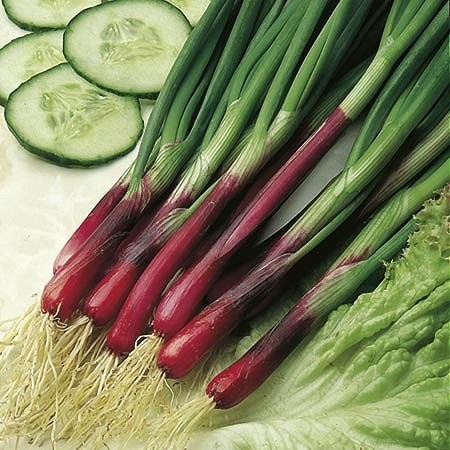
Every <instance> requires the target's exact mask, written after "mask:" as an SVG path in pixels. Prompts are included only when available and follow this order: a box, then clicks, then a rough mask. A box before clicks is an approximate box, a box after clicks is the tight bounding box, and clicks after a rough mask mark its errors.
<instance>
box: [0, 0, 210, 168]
mask: <svg viewBox="0 0 450 450" xmlns="http://www.w3.org/2000/svg"><path fill="white" fill-rule="evenodd" d="M2 2H3V6H4V9H5V11H6V14H7V16H8V17H9V18H10V19H11V20H12V21H13V22H14V23H16V24H18V25H19V26H20V27H21V28H23V29H26V30H39V31H38V32H35V33H30V34H27V35H25V36H23V37H20V38H17V39H15V40H13V41H12V42H10V43H9V44H7V45H6V46H4V47H3V48H2V49H0V104H2V105H5V118H6V122H7V124H8V126H9V128H10V130H11V131H12V133H13V134H14V135H15V136H16V138H17V140H18V141H19V142H20V143H21V144H22V146H23V147H25V148H26V149H27V150H29V151H31V152H32V153H35V154H37V155H39V156H41V157H44V158H46V159H48V160H51V161H53V162H57V163H59V164H62V165H78V166H90V165H96V164H100V163H104V162H106V161H110V160H112V159H114V158H117V157H119V156H121V155H123V154H125V153H127V152H129V151H130V150H132V149H133V148H134V147H135V145H136V142H137V141H138V139H139V137H140V135H141V133H142V130H143V122H142V117H141V113H140V104H139V102H138V98H155V97H156V96H157V94H158V92H159V91H160V90H161V88H162V86H163V84H164V81H165V79H166V77H167V75H168V73H169V71H170V69H171V67H172V64H173V62H174V61H175V59H176V57H177V55H178V53H179V51H180V50H181V48H182V46H183V45H184V42H185V41H186V39H187V37H188V36H189V33H190V31H191V24H195V23H196V22H197V21H198V19H199V17H200V16H201V14H202V13H203V12H204V10H205V9H206V7H207V5H208V3H209V0H201V1H196V0H184V1H180V0H170V2H166V1H164V0H114V1H110V2H101V1H99V0H77V1H73V0H26V1H25V0H2ZM174 5H175V6H174ZM179 8H180V9H179ZM67 63H69V64H67Z"/></svg>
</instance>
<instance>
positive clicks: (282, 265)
mask: <svg viewBox="0 0 450 450" xmlns="http://www.w3.org/2000/svg"><path fill="white" fill-rule="evenodd" d="M446 66H447V56H446V42H444V43H443V45H441V46H440V48H439V49H438V51H437V52H436V53H435V55H434V56H433V58H432V60H431V62H430V63H429V64H428V66H427V67H426V69H425V70H424V71H423V73H421V75H420V76H419V77H418V79H416V80H414V81H413V83H411V85H410V86H409V87H408V89H407V90H406V91H405V93H404V94H402V95H401V96H400V98H399V100H398V101H397V102H396V104H395V105H394V107H393V108H392V110H391V113H390V114H389V116H388V117H387V120H386V123H385V126H384V127H383V129H382V131H381V132H380V133H379V134H378V136H377V138H376V139H375V140H374V141H373V143H372V145H371V146H370V148H369V149H368V150H366V152H365V153H364V155H363V156H362V157H361V158H360V159H359V160H358V161H357V162H356V163H355V164H353V165H352V166H350V167H349V168H347V169H346V170H344V171H343V173H342V174H341V175H340V176H339V177H338V178H337V179H336V180H335V181H334V182H333V183H332V184H331V185H330V186H328V188H326V189H325V190H324V191H323V193H322V194H321V195H320V196H319V197H318V198H317V199H316V200H315V201H314V202H313V203H312V204H311V205H310V206H309V208H307V210H306V211H305V212H304V213H303V214H302V216H301V217H300V219H299V220H298V221H297V222H296V223H295V224H294V226H293V227H291V229H290V230H288V232H287V233H285V234H284V235H283V236H282V237H281V238H280V239H279V240H278V241H276V242H275V243H274V245H273V246H272V247H271V248H270V250H269V251H268V253H267V255H266V257H265V259H264V260H263V261H262V262H261V263H260V264H259V265H258V267H257V268H256V269H255V270H253V271H252V273H251V274H249V276H248V277H247V278H246V279H244V280H243V281H242V282H240V283H239V284H238V285H236V286H234V287H233V288H232V289H231V290H230V291H228V292H226V293H225V294H223V295H222V297H220V298H219V299H218V300H216V301H215V302H213V303H212V304H211V305H210V306H209V307H207V308H206V309H205V310H203V311H202V312H201V313H200V314H199V315H198V316H197V317H196V318H194V319H193V320H192V321H191V322H189V323H188V324H187V325H186V326H185V327H184V328H183V329H182V330H181V331H180V332H178V333H177V334H176V335H175V336H174V337H173V338H172V339H170V340H169V341H168V342H167V343H166V344H164V346H163V348H162V350H161V353H160V355H159V358H158V364H159V365H160V367H161V368H163V369H164V370H165V371H166V373H167V375H168V376H169V377H172V376H174V377H179V376H184V375H186V374H187V373H188V372H189V371H190V370H191V369H192V368H193V367H194V366H195V365H196V363H197V362H198V361H199V360H200V359H201V358H202V357H203V356H204V355H205V354H206V353H208V352H209V351H210V350H211V349H212V348H213V347H214V346H215V345H216V344H217V343H218V342H219V341H220V340H222V339H223V338H224V337H225V336H226V335H228V334H229V333H230V332H231V331H232V330H233V329H234V328H235V327H236V326H237V325H238V324H239V323H240V322H241V321H242V320H244V319H245V317H246V314H247V313H248V311H249V310H250V309H251V308H252V307H253V306H254V299H255V298H256V297H257V296H258V295H259V294H261V292H263V291H265V290H267V291H269V290H270V288H271V286H274V285H275V284H276V282H278V280H280V279H281V278H282V277H283V276H284V275H285V274H286V273H287V271H288V270H289V269H290V268H292V266H293V264H295V263H296V262H298V261H299V260H300V258H301V257H303V255H304V254H305V247H307V246H308V244H309V245H312V244H311V242H312V241H315V240H317V239H318V238H317V236H318V235H316V236H315V237H314V238H313V239H312V240H310V239H311V237H313V236H314V235H315V234H316V233H318V231H319V230H321V228H322V227H323V226H324V225H325V224H326V223H327V222H328V221H329V220H332V222H333V220H336V219H332V218H333V217H338V216H339V215H340V214H342V208H348V207H349V205H353V204H354V203H355V195H357V193H358V192H361V191H362V190H364V189H367V187H368V186H369V185H370V183H372V181H373V179H374V178H375V177H376V176H377V175H378V173H379V172H380V171H381V170H382V169H383V168H384V167H385V166H386V165H387V164H388V162H389V160H390V159H392V157H393V156H394V154H395V152H396V151H397V150H398V149H399V147H400V146H401V145H402V144H403V142H404V141H405V140H406V138H407V137H408V135H409V134H410V133H411V131H412V130H413V129H414V128H415V127H416V126H417V125H418V124H419V123H420V121H421V119H422V118H423V117H424V116H425V114H426V113H427V111H428V110H429V108H431V106H432V105H433V103H434V102H435V101H436V99H437V98H438V97H439V96H440V95H441V93H442V92H443V91H444V90H445V88H446V86H447V79H446V72H447V71H446ZM394 113H395V114H394ZM442 176H443V175H442V170H441V171H439V177H441V178H442ZM447 176H448V174H447V173H445V177H447ZM438 179H439V180H440V178H438ZM433 180H434V178H433ZM441 184H442V180H441ZM360 195H361V194H360ZM396 206H397V205H396ZM340 210H341V212H340V213H338V216H336V213H337V212H338V211H340ZM388 212H389V213H390V215H391V216H392V215H393V212H392V211H390V210H389V211H388ZM402 212H403V211H402V210H401V209H400V212H397V214H396V216H395V217H398V216H401V214H400V213H402ZM379 222H381V221H379ZM328 226H329V225H327V226H326V227H325V228H327V227H328ZM333 229H334V228H333ZM322 231H323V230H322ZM318 234H320V233H318ZM379 234H380V235H382V234H383V232H382V231H379ZM308 241H309V242H308ZM305 244H306V245H305ZM360 246H361V249H360V250H361V254H362V255H366V254H367V252H368V248H367V243H366V242H365V241H364V242H362V243H361V244H360ZM369 250H370V249H369ZM204 269H207V268H204ZM180 305H181V306H180ZM185 305H186V302H181V303H179V304H178V305H177V306H178V308H180V307H185ZM189 306H190V305H189ZM189 306H188V307H189ZM175 317H176V315H175V314H174V313H173V312H172V317H171V320H173V321H174V323H175V326H176V325H178V323H177V322H176V318H175ZM166 323H167V324H169V325H171V322H170V321H169V320H168V321H167V322H166ZM208 324H209V328H208V330H206V327H207V326H208ZM194 348H195V352H193V349H194ZM177 355H178V358H179V360H178V359H177Z"/></svg>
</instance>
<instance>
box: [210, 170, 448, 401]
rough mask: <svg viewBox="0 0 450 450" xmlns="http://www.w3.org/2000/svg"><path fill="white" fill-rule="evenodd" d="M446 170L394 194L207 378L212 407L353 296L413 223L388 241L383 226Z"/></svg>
mask: <svg viewBox="0 0 450 450" xmlns="http://www.w3.org/2000/svg"><path fill="white" fill-rule="evenodd" d="M446 171H447V167H446V166H445V164H443V165H441V166H440V167H438V168H437V169H436V167H433V169H432V170H430V173H429V176H428V178H426V179H425V180H424V181H421V182H419V183H416V184H415V185H414V186H413V187H411V188H409V189H404V190H402V191H401V192H399V193H398V194H397V195H396V196H395V197H393V198H392V199H391V201H389V202H388V203H387V204H386V206H385V207H384V208H383V209H382V210H381V211H380V212H379V213H378V214H377V215H376V216H375V217H374V218H373V219H372V220H371V221H370V222H369V224H368V225H367V226H366V227H365V228H364V229H363V230H362V232H361V233H360V234H359V235H358V237H357V238H356V239H355V241H353V242H352V244H350V246H349V247H348V248H347V249H346V250H345V251H344V253H343V254H342V255H341V256H340V257H339V258H338V260H337V261H336V262H335V263H334V265H333V266H332V267H331V268H330V269H329V270H328V271H327V273H326V274H325V275H324V276H323V278H322V279H321V280H320V281H319V282H318V283H317V285H316V286H314V287H313V288H312V289H311V290H310V291H308V292H307V293H306V294H305V295H304V296H302V298H301V299H300V300H299V301H298V303H297V304H296V306H295V307H294V308H292V309H291V311H290V312H289V313H288V314H287V315H286V316H285V317H284V318H283V319H282V320H281V321H280V322H279V323H278V324H277V325H276V326H275V327H273V328H272V329H271V330H270V331H268V332H267V333H266V334H265V335H264V336H263V337H262V338H261V339H260V340H259V341H258V342H257V343H256V344H255V345H253V346H252V347H251V349H250V350H248V351H247V352H246V353H245V355H244V356H242V357H241V358H240V359H239V360H238V361H236V362H235V363H233V364H232V365H231V366H229V367H228V368H227V369H225V370H224V371H222V372H221V373H219V374H218V375H217V376H215V377H214V379H213V380H211V382H210V383H209V384H208V386H207V389H206V393H207V395H208V396H210V397H212V398H213V399H214V402H215V404H216V407H218V408H231V407H232V406H235V405H237V404H238V403H240V402H241V401H242V400H244V399H245V398H246V397H247V396H248V395H250V394H251V393H252V392H254V391H255V390H256V389H257V388H258V387H259V386H260V385H261V384H262V383H263V382H264V381H265V380H266V379H267V378H268V377H269V376H270V375H271V374H272V373H273V372H274V370H275V369H276V368H277V367H278V366H279V365H280V364H281V363H282V362H283V360H284V359H285V358H286V357H287V356H288V355H289V354H290V353H291V352H292V350H293V349H294V348H295V347H296V346H297V345H298V344H299V343H300V342H301V340H302V339H303V338H304V337H305V336H306V335H307V334H308V333H309V332H310V331H311V330H312V329H313V328H314V327H316V326H317V325H318V324H320V323H321V322H322V321H323V320H324V319H325V318H326V316H327V315H328V313H329V312H330V311H332V310H333V309H335V308H336V307H337V306H339V305H340V304H341V303H343V302H344V301H346V300H348V299H349V298H351V297H352V295H354V292H355V291H356V289H357V288H358V286H359V285H360V284H361V283H362V282H363V281H364V280H365V279H366V278H367V277H368V276H369V275H370V274H371V273H372V272H373V271H374V270H375V269H376V267H377V266H378V265H379V262H380V261H381V260H386V259H390V258H391V257H392V256H394V255H395V254H396V253H398V251H399V250H400V249H401V248H402V246H403V244H404V242H405V241H406V238H407V236H408V235H409V234H410V232H412V231H413V228H414V222H413V221H411V220H410V221H409V222H407V224H406V225H405V226H403V227H402V228H401V230H400V231H398V232H396V233H395V235H394V236H392V237H390V238H388V240H386V234H388V233H386V230H391V232H392V230H395V229H396V228H397V227H398V226H399V223H401V222H403V221H404V220H405V217H408V216H410V215H411V213H412V212H415V211H417V209H419V208H420V205H421V204H422V203H423V202H424V201H425V200H426V199H427V198H428V197H429V196H430V195H431V194H432V192H433V191H434V190H435V189H436V188H440V187H442V182H443V181H444V183H445V181H447V180H448V174H447V173H446ZM447 189H448V188H447ZM444 192H445V191H444ZM383 242H384V243H383ZM362 245H367V250H366V256H362V255H361V252H360V250H361V248H362Z"/></svg>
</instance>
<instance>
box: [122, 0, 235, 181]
mask: <svg viewBox="0 0 450 450" xmlns="http://www.w3.org/2000/svg"><path fill="white" fill-rule="evenodd" d="M232 4H233V1H232V0H212V1H211V3H210V4H209V6H208V8H207V9H206V11H205V13H204V14H203V16H202V17H201V18H200V20H199V22H198V24H197V25H196V27H195V28H194V29H193V30H192V32H191V34H190V36H189V38H188V40H187V42H186V44H185V45H184V46H183V48H182V49H181V51H180V53H179V55H178V57H177V59H176V60H175V63H174V65H173V67H172V69H171V70H170V72H169V75H168V76H167V80H166V82H165V85H164V88H163V89H162V91H161V93H160V94H159V96H158V98H157V100H156V103H155V106H154V108H153V110H152V113H151V115H150V118H149V120H148V123H147V126H146V127H145V130H144V134H143V137H142V141H141V145H140V147H139V154H138V157H137V159H136V164H135V166H134V169H133V175H132V183H131V184H132V185H134V188H136V187H137V185H139V184H140V180H141V178H142V175H143V174H144V171H145V168H146V167H147V166H148V165H149V164H150V163H151V159H155V158H156V156H157V155H156V154H153V153H152V150H153V149H154V146H155V143H156V140H157V139H158V137H159V135H160V132H161V127H162V125H163V122H164V120H165V118H166V114H167V112H168V110H169V108H170V105H171V104H172V101H173V99H174V98H175V95H176V93H177V91H178V88H179V86H180V84H181V83H182V81H183V79H184V77H185V76H186V73H188V71H189V70H190V68H191V64H192V60H193V59H194V58H195V56H196V55H197V54H198V52H199V51H200V50H201V49H202V48H203V47H204V45H205V39H208V38H209V37H210V33H213V32H214V29H213V28H211V27H212V26H213V25H214V23H215V22H216V20H217V19H218V18H219V19H221V20H224V18H225V17H226V16H227V15H228V13H229V11H230V9H231V6H232ZM130 187H131V185H130Z"/></svg>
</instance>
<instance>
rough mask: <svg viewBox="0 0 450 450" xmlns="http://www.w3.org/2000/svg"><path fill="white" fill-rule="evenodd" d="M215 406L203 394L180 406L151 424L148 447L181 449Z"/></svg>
mask: <svg viewBox="0 0 450 450" xmlns="http://www.w3.org/2000/svg"><path fill="white" fill-rule="evenodd" d="M214 408H215V403H214V401H213V400H212V399H211V398H209V397H207V396H206V395H205V394H202V395H201V396H199V397H197V398H194V399H192V400H191V401H189V402H187V403H185V404H184V405H182V406H180V407H179V408H178V410H176V411H174V412H172V413H170V414H168V415H165V416H164V417H162V418H161V419H159V420H157V421H155V422H154V424H153V430H152V432H151V433H150V438H149V440H148V443H149V448H152V449H153V448H155V449H156V448H166V449H171V450H172V449H173V450H178V449H183V448H185V446H186V443H187V441H188V440H189V438H190V437H191V436H192V434H193V432H194V431H195V430H196V429H197V427H198V425H199V423H200V422H201V421H202V420H204V419H205V418H206V417H207V416H208V415H209V414H210V413H211V412H212V411H213V410H214Z"/></svg>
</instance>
